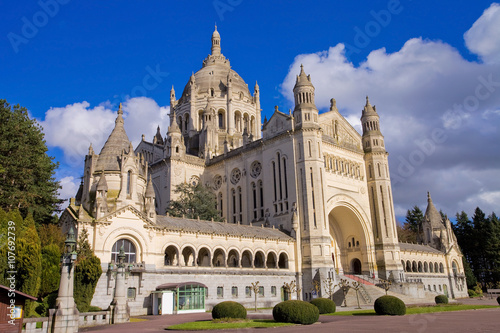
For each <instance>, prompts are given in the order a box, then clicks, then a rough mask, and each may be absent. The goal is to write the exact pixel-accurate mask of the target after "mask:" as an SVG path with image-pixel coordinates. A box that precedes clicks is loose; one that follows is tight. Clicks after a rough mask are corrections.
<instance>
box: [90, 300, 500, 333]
mask: <svg viewBox="0 0 500 333" xmlns="http://www.w3.org/2000/svg"><path fill="white" fill-rule="evenodd" d="M461 302H462V303H468V304H492V305H493V304H495V305H497V304H496V302H494V301H491V300H482V301H476V300H474V301H468V300H464V301H461ZM144 318H147V319H148V320H147V321H143V322H137V323H126V324H117V325H111V326H98V327H92V328H82V329H80V332H103V333H139V332H165V327H168V326H170V325H174V324H179V323H184V322H190V321H196V320H208V319H211V315H210V313H197V314H182V315H173V316H168V315H166V316H147V317H144ZM249 318H272V316H271V315H269V314H250V315H249ZM311 330H314V333H323V332H328V333H331V332H335V333H344V332H346V333H347V332H349V333H351V332H354V333H355V332H384V333H421V332H422V333H423V332H425V333H427V332H439V333H443V332H444V333H446V332H453V333H462V332H464V333H465V332H467V333H473V332H500V308H495V309H481V310H468V311H456V312H440V313H432V314H422V315H407V316H394V317H390V316H346V317H343V316H320V320H319V322H318V323H316V324H314V325H311V326H300V325H298V326H292V327H276V328H272V329H269V331H270V332H272V333H293V332H307V331H311ZM264 331H265V330H264V329H262V328H259V329H239V330H224V332H225V333H231V332H260V333H262V332H264ZM168 332H173V331H168Z"/></svg>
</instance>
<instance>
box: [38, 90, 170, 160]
mask: <svg viewBox="0 0 500 333" xmlns="http://www.w3.org/2000/svg"><path fill="white" fill-rule="evenodd" d="M123 110H124V118H125V130H126V132H127V135H128V137H129V139H130V140H131V141H132V143H133V144H134V146H136V145H137V144H138V143H139V141H140V140H141V135H142V134H145V135H146V136H147V138H148V139H151V138H152V137H153V135H154V134H155V133H156V127H157V126H158V125H159V126H160V128H161V129H162V134H163V135H166V131H167V127H168V124H169V117H168V112H169V107H160V106H158V104H157V103H156V102H155V101H154V100H152V99H151V98H147V97H135V98H131V99H128V100H126V101H125V102H124V103H123ZM115 119H116V110H112V109H111V105H110V103H107V102H105V103H101V104H100V105H98V106H96V107H93V108H91V107H90V104H89V103H88V102H85V101H84V102H81V103H74V104H70V105H67V106H65V107H55V108H50V109H49V110H48V111H47V112H46V113H45V119H44V120H43V121H40V123H41V125H42V126H43V129H44V133H45V139H46V141H47V145H48V146H50V147H59V148H60V149H62V151H63V153H64V162H65V163H67V164H69V165H71V166H72V167H80V166H82V165H83V160H84V156H85V155H86V154H87V152H88V148H89V145H90V144H91V143H92V146H93V148H94V150H95V151H96V152H97V153H98V152H99V151H100V150H101V148H102V146H103V145H104V142H106V139H107V138H108V136H109V134H110V133H111V131H112V129H113V127H114V121H115Z"/></svg>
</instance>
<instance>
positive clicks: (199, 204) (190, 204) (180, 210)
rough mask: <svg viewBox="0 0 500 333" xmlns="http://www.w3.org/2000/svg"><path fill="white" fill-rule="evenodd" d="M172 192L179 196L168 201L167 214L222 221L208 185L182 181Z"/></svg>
mask: <svg viewBox="0 0 500 333" xmlns="http://www.w3.org/2000/svg"><path fill="white" fill-rule="evenodd" d="M174 193H176V194H178V195H179V197H178V199H177V200H171V201H170V202H169V203H168V208H167V211H166V212H167V214H169V215H172V216H176V217H185V218H188V219H197V218H200V219H202V220H207V221H209V220H212V219H213V220H214V221H222V218H221V217H220V215H219V211H218V210H217V208H216V206H217V201H216V197H215V195H214V194H213V193H212V191H211V190H210V188H209V187H207V186H204V185H202V184H200V183H198V184H197V185H193V184H186V183H182V184H179V185H177V186H176V187H175V190H174Z"/></svg>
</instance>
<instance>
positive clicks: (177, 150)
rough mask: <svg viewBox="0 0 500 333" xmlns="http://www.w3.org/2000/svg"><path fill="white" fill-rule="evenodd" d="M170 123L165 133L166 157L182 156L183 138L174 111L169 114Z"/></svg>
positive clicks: (183, 151)
mask: <svg viewBox="0 0 500 333" xmlns="http://www.w3.org/2000/svg"><path fill="white" fill-rule="evenodd" d="M170 119H172V120H171V122H170V126H169V127H168V132H167V137H168V138H167V145H166V148H167V156H178V157H180V156H184V154H185V152H186V147H185V146H184V138H183V137H182V133H181V130H180V128H179V125H178V124H177V117H176V115H175V110H174V111H173V112H171V116H170Z"/></svg>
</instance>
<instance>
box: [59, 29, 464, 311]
mask: <svg viewBox="0 0 500 333" xmlns="http://www.w3.org/2000/svg"><path fill="white" fill-rule="evenodd" d="M306 70H307V69H305V68H303V67H301V70H300V73H297V77H296V83H295V87H294V89H293V94H294V100H295V107H294V109H293V110H290V111H288V112H283V111H280V110H279V109H278V108H277V107H276V108H275V109H274V113H273V115H272V116H271V117H270V119H262V117H261V105H260V97H259V96H260V91H259V86H258V85H257V84H255V86H254V88H253V93H251V92H250V90H249V88H248V85H247V84H246V83H245V81H244V80H243V78H242V77H240V76H239V75H238V73H237V72H236V71H235V70H233V69H232V68H231V65H230V62H229V60H228V59H227V58H226V57H225V56H224V55H223V54H222V52H221V37H220V34H219V32H218V31H217V29H215V31H214V32H213V34H212V40H211V53H210V54H209V55H208V56H207V58H206V59H204V60H203V63H202V67H201V69H199V70H198V71H197V72H195V73H193V74H192V75H191V76H190V77H189V79H188V80H187V83H186V85H185V87H184V89H183V90H182V94H181V95H180V96H176V92H175V90H174V88H173V87H172V90H171V93H170V127H169V128H168V132H167V133H166V136H164V135H162V133H161V130H160V128H158V131H157V133H156V135H154V137H153V138H152V140H151V141H148V140H147V139H146V137H145V136H143V137H142V141H141V142H140V143H139V145H138V146H137V147H135V148H134V147H133V145H132V143H131V142H130V140H129V138H128V136H127V133H126V132H125V129H124V121H125V120H124V118H123V111H122V109H121V106H120V108H119V109H118V113H117V117H116V121H115V127H114V129H113V130H112V132H111V133H110V134H109V137H108V140H107V141H106V143H105V144H104V146H103V148H102V149H101V151H100V152H99V154H97V153H96V152H95V151H94V150H93V148H92V146H91V147H90V148H89V151H88V154H87V156H86V157H85V161H84V177H83V181H82V184H81V186H80V189H79V190H78V193H77V194H76V196H75V198H74V199H71V202H70V205H69V207H68V208H66V210H65V211H64V212H63V214H62V216H61V220H60V223H61V225H62V227H63V230H68V228H69V227H70V226H73V227H74V228H75V230H77V231H78V232H81V230H83V229H86V230H87V232H88V234H89V241H90V243H91V246H92V248H93V250H94V252H95V254H96V255H97V256H98V257H99V258H100V260H101V263H102V268H103V274H102V276H101V278H100V280H99V282H98V285H97V288H96V292H95V294H94V298H93V301H92V304H93V305H96V306H99V307H101V308H107V307H108V306H109V304H110V302H111V301H112V299H113V293H114V287H115V283H114V279H115V275H114V274H113V269H114V266H115V264H116V262H117V260H118V253H119V252H120V249H121V250H122V251H123V252H124V253H125V262H126V264H127V279H126V285H127V296H128V306H129V308H130V313H131V314H132V315H142V314H160V313H161V314H171V313H184V312H194V311H205V309H209V308H211V307H212V306H213V305H215V304H217V303H218V302H220V301H222V300H234V301H237V302H240V303H242V304H245V305H247V304H253V301H254V296H258V297H256V298H255V299H257V301H258V304H259V306H273V305H274V304H276V303H278V302H280V301H281V300H283V299H288V298H298V299H304V300H310V299H311V298H314V297H318V296H320V297H321V296H322V297H327V296H325V295H327V290H326V288H327V285H328V283H327V281H330V282H332V281H333V283H335V284H336V283H338V281H339V279H341V278H342V279H344V278H345V279H348V280H350V279H351V280H352V279H356V280H357V281H366V282H367V285H368V284H370V283H369V282H370V281H371V282H372V283H375V282H376V281H378V279H385V280H390V281H392V288H393V289H392V290H393V291H394V292H395V293H400V294H401V295H407V296H408V297H414V298H419V297H420V298H425V297H428V296H432V297H433V296H435V295H437V294H447V295H448V296H449V297H453V298H458V297H466V296H467V289H466V284H465V275H464V270H463V265H462V254H461V252H460V249H459V247H458V244H457V241H456V238H455V235H454V234H453V231H452V229H451V224H450V221H449V220H447V219H443V218H442V216H441V215H440V214H439V212H438V211H437V209H436V207H435V206H434V204H433V202H432V199H431V197H430V195H428V207H427V210H426V213H425V220H424V222H423V223H422V226H421V230H422V237H421V240H422V241H421V242H420V243H419V244H407V243H400V242H399V241H398V236H397V232H396V219H395V213H394V205H393V193H392V190H391V179H390V174H389V164H388V152H387V151H386V149H385V142H384V136H383V134H382V131H383V129H382V128H381V127H380V123H379V112H380V115H382V116H383V109H380V111H379V110H377V108H376V107H375V105H371V103H370V101H369V99H368V97H367V98H366V101H360V109H361V113H360V117H361V124H362V132H363V133H362V134H361V135H360V134H359V133H358V132H357V131H356V130H355V129H354V128H353V126H352V125H351V124H349V122H348V121H347V120H346V119H345V118H344V117H343V116H342V115H341V114H340V113H339V110H338V108H337V105H336V101H335V99H333V98H332V99H331V105H330V109H329V110H328V111H326V112H322V113H320V112H319V111H318V109H317V107H316V105H315V88H314V85H313V83H312V79H311V76H310V75H307V73H306ZM182 183H191V184H198V183H201V184H203V185H206V186H207V187H208V188H210V189H211V191H213V193H214V195H215V197H216V199H217V201H216V206H217V210H218V212H219V214H220V217H221V219H222V220H223V222H214V221H204V220H200V219H199V218H198V219H187V218H183V217H173V216H169V215H167V214H166V213H165V212H166V209H167V206H168V203H169V201H170V200H174V199H176V195H177V194H176V193H175V192H174V190H175V188H176V186H177V185H179V184H182ZM315 286H316V287H315ZM318 286H319V287H318ZM255 294H257V295H255ZM367 302H369V300H367Z"/></svg>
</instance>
